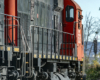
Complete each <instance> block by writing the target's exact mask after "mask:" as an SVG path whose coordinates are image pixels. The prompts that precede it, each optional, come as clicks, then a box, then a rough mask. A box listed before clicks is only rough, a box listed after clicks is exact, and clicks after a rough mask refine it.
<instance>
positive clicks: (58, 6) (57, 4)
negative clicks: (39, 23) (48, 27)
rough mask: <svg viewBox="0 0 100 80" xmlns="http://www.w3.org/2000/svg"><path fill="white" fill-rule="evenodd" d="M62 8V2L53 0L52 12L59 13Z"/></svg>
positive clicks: (61, 0)
mask: <svg viewBox="0 0 100 80" xmlns="http://www.w3.org/2000/svg"><path fill="white" fill-rule="evenodd" d="M63 8H64V3H63V0H54V10H55V11H58V12H61V11H62V10H63Z"/></svg>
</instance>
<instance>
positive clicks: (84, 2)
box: [74, 0, 100, 42]
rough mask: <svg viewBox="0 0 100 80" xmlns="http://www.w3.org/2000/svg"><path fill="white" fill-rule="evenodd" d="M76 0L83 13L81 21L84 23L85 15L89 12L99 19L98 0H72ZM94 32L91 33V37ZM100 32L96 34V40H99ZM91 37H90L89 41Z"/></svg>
mask: <svg viewBox="0 0 100 80" xmlns="http://www.w3.org/2000/svg"><path fill="white" fill-rule="evenodd" d="M74 1H75V2H77V3H78V4H79V5H80V7H81V8H82V10H83V11H82V14H83V21H82V23H83V24H84V20H85V15H86V14H89V13H91V16H92V17H94V18H97V19H100V10H99V8H100V0H74ZM94 35H95V34H93V35H91V38H93V37H94ZM99 35H100V32H99V34H98V35H97V38H98V41H99V42H100V36H99ZM91 40H92V39H90V41H91Z"/></svg>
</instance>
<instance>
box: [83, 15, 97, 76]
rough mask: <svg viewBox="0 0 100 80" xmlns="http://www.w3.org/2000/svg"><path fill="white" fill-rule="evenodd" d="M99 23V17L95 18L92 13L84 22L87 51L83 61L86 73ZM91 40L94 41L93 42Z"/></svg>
mask: <svg viewBox="0 0 100 80" xmlns="http://www.w3.org/2000/svg"><path fill="white" fill-rule="evenodd" d="M98 23H99V19H97V18H94V17H93V16H91V14H90V13H88V14H86V16H85V22H84V53H85V56H84V62H83V64H84V66H83V73H84V74H85V71H86V69H87V68H88V63H89V57H90V54H91V53H92V52H93V51H92V49H93V40H94V38H95V37H96V34H97V31H98V28H99V25H98ZM89 42H92V44H91V43H89ZM88 46H89V47H88ZM87 54H88V55H87Z"/></svg>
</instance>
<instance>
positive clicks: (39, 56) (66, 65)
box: [0, 0, 84, 80]
mask: <svg viewBox="0 0 100 80" xmlns="http://www.w3.org/2000/svg"><path fill="white" fill-rule="evenodd" d="M0 11H1V13H0V35H1V37H0V80H82V77H83V73H82V65H83V58H84V41H83V26H82V18H83V16H82V9H81V8H80V6H79V5H78V4H77V3H76V2H75V1H74V0H1V1H0Z"/></svg>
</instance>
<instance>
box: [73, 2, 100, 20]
mask: <svg viewBox="0 0 100 80" xmlns="http://www.w3.org/2000/svg"><path fill="white" fill-rule="evenodd" d="M74 1H75V2H77V3H78V4H79V5H80V7H81V8H82V10H83V12H82V14H83V21H84V18H85V15H86V14H88V13H89V12H91V16H93V17H97V18H100V10H99V7H100V0H74Z"/></svg>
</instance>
